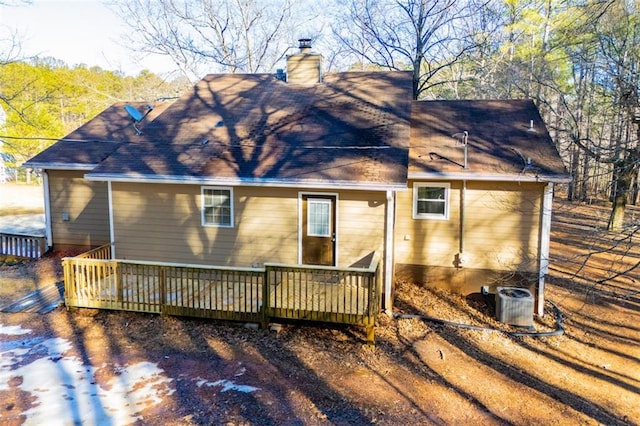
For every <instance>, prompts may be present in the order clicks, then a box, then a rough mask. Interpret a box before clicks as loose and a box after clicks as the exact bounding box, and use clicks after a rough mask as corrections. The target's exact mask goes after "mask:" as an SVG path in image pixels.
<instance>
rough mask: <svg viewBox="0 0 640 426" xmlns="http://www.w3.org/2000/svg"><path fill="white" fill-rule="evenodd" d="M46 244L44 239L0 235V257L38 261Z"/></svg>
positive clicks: (28, 236) (17, 235)
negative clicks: (7, 256) (6, 256)
mask: <svg viewBox="0 0 640 426" xmlns="http://www.w3.org/2000/svg"><path fill="white" fill-rule="evenodd" d="M46 244H47V238H46V237H40V236H33V235H20V234H4V233H0V255H9V256H15V257H24V258H27V259H40V258H41V257H42V255H43V254H44V253H45V252H46Z"/></svg>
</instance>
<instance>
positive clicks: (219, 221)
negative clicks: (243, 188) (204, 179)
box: [202, 188, 233, 228]
mask: <svg viewBox="0 0 640 426" xmlns="http://www.w3.org/2000/svg"><path fill="white" fill-rule="evenodd" d="M202 225H203V226H220V227H226V228H232V227H233V190H232V189H231V188H202Z"/></svg>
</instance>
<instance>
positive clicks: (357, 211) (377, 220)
mask: <svg viewBox="0 0 640 426" xmlns="http://www.w3.org/2000/svg"><path fill="white" fill-rule="evenodd" d="M201 188H202V187H201V186H200V185H174V184H134V183H116V182H114V183H113V184H112V191H113V211H114V227H115V243H116V244H115V247H116V257H117V258H121V259H141V260H152V261H166V262H180V263H196V264H209V265H220V266H254V265H256V266H258V265H260V266H261V265H263V264H264V263H267V262H272V263H288V264H296V263H298V227H299V218H298V208H299V198H298V196H299V193H300V192H301V191H299V190H297V189H282V188H262V187H234V188H233V198H234V200H233V201H234V227H233V228H223V227H213V226H202V223H201V196H200V194H201ZM314 192H315V191H314ZM318 192H321V191H318ZM326 192H331V191H326ZM380 194H381V195H371V194H364V193H358V192H356V191H351V192H344V193H339V194H338V233H339V237H338V242H339V246H338V259H339V260H338V263H339V266H349V265H351V264H353V263H355V262H357V261H358V260H360V258H362V257H364V256H366V255H367V254H368V253H369V252H370V251H372V250H379V249H380V248H381V247H382V242H383V240H384V239H383V232H384V203H383V201H384V193H380ZM362 235H366V236H367V237H366V238H364V239H363V238H362Z"/></svg>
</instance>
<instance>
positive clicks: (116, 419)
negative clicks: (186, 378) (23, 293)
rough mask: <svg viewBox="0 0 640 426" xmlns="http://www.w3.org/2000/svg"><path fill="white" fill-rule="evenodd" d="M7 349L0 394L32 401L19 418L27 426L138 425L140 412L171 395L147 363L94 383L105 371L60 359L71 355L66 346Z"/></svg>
mask: <svg viewBox="0 0 640 426" xmlns="http://www.w3.org/2000/svg"><path fill="white" fill-rule="evenodd" d="M12 343H13V345H12V346H11V347H8V348H6V349H4V350H2V351H1V352H0V390H4V391H10V390H11V388H12V386H15V387H17V388H18V389H19V390H21V391H24V392H28V393H30V394H31V396H33V397H34V398H35V401H34V403H33V404H32V405H31V407H30V408H29V409H28V410H26V411H24V412H23V413H20V414H22V415H23V416H24V418H25V423H24V424H26V425H40V424H49V423H50V422H51V421H52V419H55V421H56V422H57V423H58V424H118V425H126V424H131V423H134V422H136V421H138V420H140V419H142V416H141V415H140V414H139V413H140V411H141V410H143V409H145V408H148V407H151V406H155V405H158V404H160V403H161V402H162V398H163V397H164V396H167V395H171V394H173V392H174V391H175V390H174V389H173V388H171V387H170V383H171V381H172V379H170V378H168V377H166V376H165V375H164V371H163V370H162V369H160V368H159V367H158V366H157V365H156V364H154V363H151V362H140V363H136V364H133V365H127V366H116V367H114V370H113V371H115V377H114V378H112V379H110V380H109V381H108V382H107V383H98V382H97V379H96V372H97V371H98V370H99V369H100V368H109V367H105V366H104V365H103V366H101V367H98V368H96V367H94V366H91V365H85V364H84V363H83V362H82V360H81V359H80V358H78V357H76V356H70V355H65V354H67V353H68V352H70V350H71V349H72V344H71V342H69V341H68V340H65V339H62V338H54V339H47V340H44V339H24V340H22V341H18V342H12ZM14 378H21V380H20V381H18V380H12V379H14ZM16 383H19V384H16Z"/></svg>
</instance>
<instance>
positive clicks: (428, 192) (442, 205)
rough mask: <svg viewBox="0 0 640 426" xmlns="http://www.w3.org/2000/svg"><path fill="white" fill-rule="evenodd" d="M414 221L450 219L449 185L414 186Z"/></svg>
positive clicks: (418, 184)
mask: <svg viewBox="0 0 640 426" xmlns="http://www.w3.org/2000/svg"><path fill="white" fill-rule="evenodd" d="M413 218H414V219H443V220H445V219H449V184H448V183H414V184H413Z"/></svg>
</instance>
